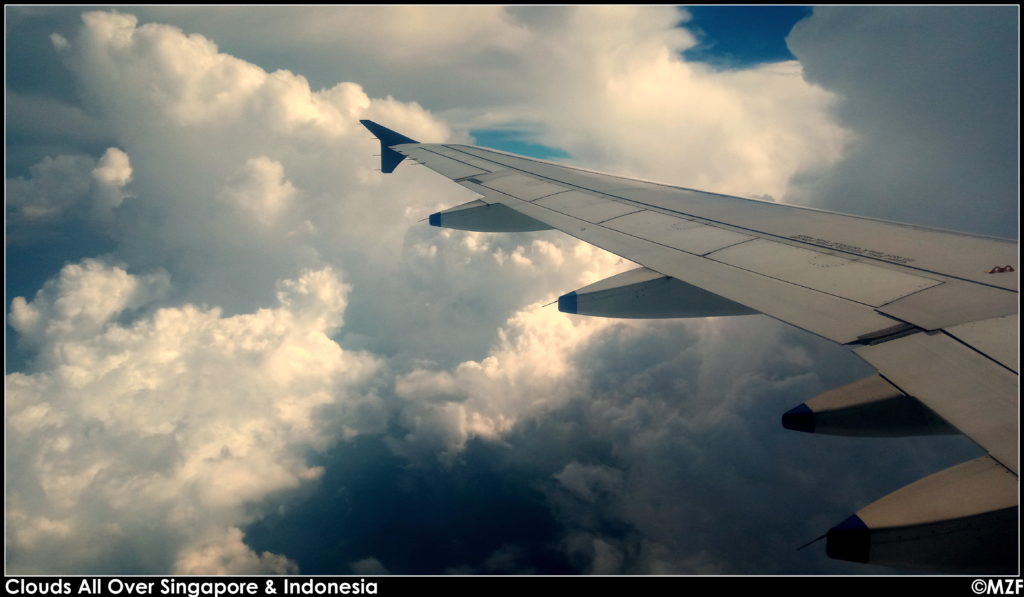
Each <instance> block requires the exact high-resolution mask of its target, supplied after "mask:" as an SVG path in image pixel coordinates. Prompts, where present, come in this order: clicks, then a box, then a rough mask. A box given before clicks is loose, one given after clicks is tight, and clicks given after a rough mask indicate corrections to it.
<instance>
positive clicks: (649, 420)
mask: <svg viewBox="0 0 1024 597" xmlns="http://www.w3.org/2000/svg"><path fill="white" fill-rule="evenodd" d="M722 323H723V325H721V326H720V329H717V330H704V331H703V332H702V333H701V332H698V331H697V330H694V329H692V328H691V326H688V325H687V324H681V323H672V324H668V325H664V324H659V325H641V326H635V325H623V326H613V327H611V328H609V329H608V330H606V331H605V332H603V333H601V334H599V335H598V336H597V337H595V338H594V342H592V343H591V344H590V345H589V346H588V347H587V348H586V349H585V350H584V351H582V352H581V353H580V354H578V355H576V356H575V357H574V358H573V361H574V363H575V365H576V366H578V367H579V369H580V371H581V374H582V375H583V376H584V377H585V378H587V379H588V380H589V384H588V385H587V386H586V388H585V389H584V390H583V391H582V392H581V393H579V394H577V395H574V396H573V397H572V399H571V401H570V402H569V403H567V404H566V405H564V406H563V407H560V408H558V409H556V410H554V411H551V412H549V413H547V414H545V415H544V416H541V417H535V418H531V419H529V420H525V421H523V422H522V423H520V424H519V425H517V426H516V427H515V428H514V429H513V430H511V431H510V432H509V433H507V434H506V435H504V436H503V437H502V438H501V440H500V441H488V440H483V439H477V440H472V441H470V442H468V443H467V444H466V446H465V449H464V450H463V451H462V452H461V453H460V455H459V456H458V458H457V459H455V461H454V462H449V463H447V464H441V463H439V462H437V461H433V462H431V461H429V460H426V461H420V462H418V463H417V464H415V465H413V466H410V465H409V463H408V461H406V460H404V459H401V458H397V457H396V456H395V455H394V453H393V452H391V451H389V450H388V449H386V447H385V443H386V442H383V441H382V440H380V439H378V438H365V439H361V440H358V441H356V442H353V443H350V444H344V445H340V446H338V447H337V448H335V449H334V450H332V451H331V452H330V453H328V454H327V455H326V456H325V458H324V460H323V461H322V462H321V464H323V465H324V466H325V468H326V470H327V471H329V473H328V474H327V475H326V476H325V478H324V479H323V482H322V485H321V487H319V488H318V489H317V491H316V492H315V493H314V494H313V497H310V498H308V499H307V500H305V501H303V500H298V501H295V502H293V503H292V504H291V505H290V506H289V508H288V510H287V511H286V512H285V513H284V514H280V515H273V516H271V517H269V518H267V519H266V520H264V521H261V522H260V523H257V524H256V525H253V526H252V527H250V528H249V529H248V530H247V537H249V538H250V539H251V541H252V545H253V547H254V548H255V549H257V550H270V551H273V552H278V553H287V554H289V555H290V556H291V557H294V558H295V559H296V560H297V562H298V564H299V566H300V568H301V569H302V570H303V571H307V572H325V573H326V572H344V571H346V566H348V565H350V563H351V562H356V561H360V560H363V559H366V558H373V559H374V560H376V561H377V562H379V563H380V564H381V565H383V566H384V567H385V568H386V569H387V570H389V571H390V572H392V573H441V572H446V571H447V572H451V571H461V572H476V573H483V572H504V573H524V572H537V573H564V572H597V573H626V574H635V573H640V574H657V573H675V574H680V573H681V574H706V573H720V574H754V573H762V574H778V573H808V572H811V573H879V572H891V570H888V569H878V568H865V567H862V566H856V565H853V564H849V563H846V562H839V561H835V560H830V559H828V558H826V557H825V555H824V553H823V551H822V550H821V549H820V546H818V548H812V549H807V550H804V551H800V552H797V551H796V548H797V547H799V546H800V545H801V544H803V543H804V542H806V541H808V540H810V539H813V538H814V537H816V536H817V535H819V534H821V533H823V532H824V531H825V530H826V529H827V528H828V527H829V526H831V525H833V524H835V523H837V522H839V521H840V520H842V519H843V518H845V517H846V516H847V515H849V514H850V513H852V511H853V510H854V509H856V508H858V507H859V506H860V505H863V504H864V503H866V502H869V501H872V500H874V499H876V498H877V497H878V496H880V495H884V494H885V493H888V492H889V491H892V490H894V489H896V488H898V487H900V486H902V485H903V484H906V483H908V482H911V481H913V480H914V479H916V478H918V477H920V476H922V475H924V474H927V473H930V472H933V471H934V470H938V469H941V468H944V467H945V466H949V465H951V464H953V463H955V462H957V461H959V460H962V459H963V458H966V457H968V456H970V455H972V454H974V453H975V452H976V448H974V447H973V446H972V445H970V442H967V441H966V440H964V439H963V438H938V439H936V438H931V439H900V440H871V439H858V438H836V437H821V436H812V435H802V434H797V433H795V432H789V431H786V430H784V429H782V427H781V425H780V424H779V415H780V414H781V412H783V411H785V410H786V409H788V408H789V407H790V406H793V405H794V404H796V403H799V402H801V401H803V400H804V399H806V398H809V397H810V396H811V395H813V394H815V393H817V392H819V391H821V390H822V389H824V388H828V387H832V386H834V385H838V384H840V383H845V382H848V381H851V380H852V379H855V378H857V377H859V376H860V375H864V374H866V373H867V372H866V371H865V369H866V367H865V366H864V365H863V364H859V363H858V362H857V360H856V359H855V358H854V357H853V356H852V355H850V354H849V353H848V352H847V351H846V350H845V349H842V348H841V347H836V346H834V345H832V344H831V343H829V342H826V341H824V340H820V339H817V338H814V337H812V336H809V335H807V334H803V333H801V332H795V331H792V330H790V329H789V328H787V327H785V326H783V325H782V324H779V323H776V322H773V321H771V320H768V319H766V318H747V319H746V320H745V321H743V324H742V325H739V321H738V320H737V321H736V322H729V323H726V322H722ZM708 335H711V336H717V338H718V340H717V341H715V342H712V343H708V342H706V341H705V342H702V341H701V338H702V337H706V336H708ZM758 339H760V341H764V342H774V343H778V345H779V348H780V350H778V351H775V352H771V351H768V352H765V351H762V350H758V349H756V348H749V345H750V344H757V342H758ZM745 344H746V345H747V347H748V348H744V345H745ZM721 361H731V362H732V363H733V365H732V367H734V369H735V376H734V379H735V381H734V382H732V383H729V382H725V383H724V384H723V383H722V382H721V381H720V379H721V378H716V379H717V381H714V382H713V383H712V385H703V386H702V380H701V378H702V369H706V368H707V367H709V366H713V365H714V363H718V362H721ZM726 379H728V377H727V378H726ZM391 435H398V436H401V435H403V433H402V432H401V431H400V430H397V429H392V430H391ZM325 526H326V528H328V529H329V530H328V532H326V533H323V532H320V529H322V528H324V527H325ZM314 529H316V530H314ZM499 556H501V557H499Z"/></svg>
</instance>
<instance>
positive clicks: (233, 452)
mask: <svg viewBox="0 0 1024 597" xmlns="http://www.w3.org/2000/svg"><path fill="white" fill-rule="evenodd" d="M5 17H6V18H5V26H6V31H5V59H6V64H5V75H6V80H5V125H6V126H5V131H6V140H5V180H6V182H5V184H6V187H5V197H6V199H5V231H6V241H5V262H6V277H5V288H6V293H5V313H6V324H7V327H6V329H5V339H6V342H5V412H6V419H5V425H6V430H5V431H6V433H5V455H6V459H5V465H6V467H5V471H6V477H5V481H6V483H5V488H6V492H5V499H6V502H5V503H6V509H5V523H6V524H5V566H6V570H7V572H8V573H16V574H30V573H90V574H142V573H151V574H166V573H175V574H193V573H194V574H209V573H245V574H272V573H304V574H331V573H335V574H385V573H390V574H444V573H461V574H524V573H535V574H595V573H596V574H728V575H745V574H888V573H891V572H893V571H892V570H890V569H887V568H878V567H871V566H859V565H855V564H850V563H847V562H840V561H835V560H830V559H829V558H827V557H826V556H825V554H824V549H823V548H822V546H821V544H820V543H819V544H817V545H815V546H811V547H809V548H807V549H803V550H800V551H798V550H797V548H798V547H799V546H801V545H803V544H804V543H806V542H807V541H810V540H811V539H814V538H815V537H817V536H819V535H821V534H822V533H824V532H825V531H826V530H827V529H828V528H829V527H831V526H833V525H835V524H837V523H838V522H840V521H842V520H844V519H845V518H846V517H847V516H849V515H850V514H851V513H853V512H854V511H856V510H857V509H859V508H861V507H863V506H865V505H867V504H868V503H870V502H872V501H874V500H876V499H878V498H879V497H881V496H883V495H885V494H887V493H889V492H891V491H894V490H896V489H898V488H899V487H902V486H903V485H906V484H907V483H910V482H912V481H914V480H916V479H918V478H920V477H922V476H925V475H927V474H930V473H932V472H935V471H938V470H941V469H943V468H946V467H949V466H951V465H953V464H956V463H958V462H961V461H963V460H966V459H968V458H971V457H974V456H976V455H978V454H979V453H980V449H979V448H977V447H976V446H974V445H973V444H972V443H971V442H970V441H969V440H966V439H965V438H963V437H959V436H949V437H933V438H913V439H870V440H869V439H858V438H840V437H817V436H814V435H807V434H800V433H795V432H790V431H786V430H784V429H783V428H782V427H781V425H780V423H779V418H780V415H781V414H782V413H783V412H785V411H786V410H788V409H789V408H791V407H792V406H795V405H797V404H799V403H801V402H803V401H805V400H807V399H809V398H810V397H812V396H814V395H816V394H818V393H820V392H822V391H825V390H827V389H830V388H833V387H836V386H838V385H841V384H843V383H848V382H851V381H854V380H856V379H859V378H861V377H864V376H866V375H869V374H870V373H871V369H870V368H869V367H868V366H867V365H866V364H864V363H862V362H861V361H859V360H858V359H857V358H856V357H855V356H854V355H853V354H852V353H850V352H849V351H848V350H847V349H845V348H843V347H841V346H836V345H833V344H831V343H830V342H827V341H825V340H823V339H820V338H817V337H815V336H812V335H810V334H807V333H804V332H801V331H800V330H797V329H795V328H792V327H790V326H787V325H785V324H782V323H779V322H776V321H774V320H771V319H769V318H767V317H764V316H747V317H736V318H718V319H703V320H671V321H627V320H614V319H602V318H587V317H582V316H573V315H566V314H562V313H559V312H558V311H557V310H556V308H555V307H554V306H546V307H545V306H544V305H545V304H547V303H549V302H551V301H552V300H553V299H554V298H556V297H557V296H558V295H560V294H563V293H565V292H568V291H571V290H574V289H576V288H579V287H581V286H583V285H586V284H589V283H591V282H594V281H596V280H599V279H602V278H604V277H607V276H609V275H613V274H615V273H618V272H621V271H625V270H627V269H630V268H631V267H632V264H630V263H628V262H625V261H623V260H622V259H620V258H618V257H616V256H614V255H611V254H608V253H606V252H604V251H601V250H598V249H596V248H594V247H591V246H589V245H586V244H583V243H580V242H579V241H576V240H575V239H572V238H569V237H567V236H564V235H560V234H559V233H557V232H554V231H549V232H539V233H522V234H509V235H498V234H486V233H473V232H462V231H452V230H443V229H438V228H432V227H430V226H428V225H426V223H425V222H421V221H420V220H422V219H423V218H425V217H426V216H427V215H428V214H430V213H432V212H434V211H438V210H439V209H443V208H446V207H450V206H452V205H456V204H458V203H462V202H465V201H468V200H471V199H472V198H473V196H472V195H471V194H469V193H468V191H466V190H464V189H462V188H460V187H458V186H457V185H453V184H452V183H451V182H450V181H447V180H445V179H444V178H443V177H440V176H437V175H436V174H433V173H432V172H429V171H427V170H425V169H423V168H417V167H415V166H412V165H410V164H408V163H405V164H403V165H402V166H400V167H399V168H398V169H397V171H396V172H395V173H393V174H389V175H382V174H381V173H379V172H377V171H376V170H375V169H376V168H378V167H379V163H378V162H377V160H378V159H379V158H374V157H373V154H375V153H379V146H378V144H377V142H376V141H375V140H374V139H373V138H372V136H371V135H369V134H368V133H367V132H366V131H365V129H363V128H362V127H361V126H360V125H359V122H358V121H359V120H360V119H364V118H369V119H372V120H375V121H377V122H380V123H382V124H384V125H386V126H388V127H391V128H394V129H396V130H398V131H400V132H402V133H403V134H406V135H408V136H409V137H412V138H414V139H418V140H421V141H424V142H455V143H479V144H483V145H489V146H492V147H497V148H499V149H504V150H508V151H520V152H524V153H528V154H530V155H534V156H538V157H544V158H545V159H553V160H558V161H562V162H564V163H567V164H573V165H580V166H583V167H587V168H591V169H597V170H602V171H608V172H612V173H616V174H623V175H627V176H634V177H640V178H645V179H653V180H660V181H664V182H668V183H673V184H679V185H683V186H687V187H691V188H700V189H706V190H711V191H718V192H723V193H729V194H736V195H741V196H749V197H758V198H762V199H768V200H772V201H779V202H786V203H793V204H797V205H806V206H811V207H816V208H822V209H829V210H834V211H841V212H846V213H856V214H862V215H867V216H871V217H879V218H885V219H891V220H897V221H904V222H911V223H915V224H921V225H926V226H934V227H941V228H950V229H957V230H963V231H967V232H973V233H978V234H986V235H993V236H1000V237H1006V238H1017V236H1018V229H1017V220H1018V213H1017V212H1018V207H1017V191H1018V188H1017V164H1018V161H1019V155H1018V136H1017V132H1018V130H1019V121H1018V111H1019V104H1018V101H1019V96H1018V85H1019V80H1018V67H1019V65H1018V62H1017V60H1018V58H1017V56H1018V55H1019V52H1018V49H1019V31H1018V25H1017V23H1018V22H1019V14H1018V9H1017V8H1016V7H981V8H977V7H962V8H957V7H940V8H920V7H902V8H889V7H848V8H831V7H829V8H814V9H813V10H811V9H805V8H799V7H787V8H784V9H778V10H777V11H776V10H773V9H769V8H761V9H759V10H757V11H751V10H749V9H740V10H736V9H729V8H726V7H722V8H718V9H699V10H688V9H686V8H673V7H634V6H629V7H626V6H619V7H616V6H600V7H598V6H580V7H512V8H508V7H500V6H479V7H408V6H394V7H304V8H291V7H251V8H242V7H221V8H207V7H154V6H151V7H139V8H136V7H119V8H117V9H95V10H94V9H88V10H87V9H82V8H76V7H34V6H33V7H11V6H8V7H5ZM737 40H739V42H742V43H739V42H738V41H737ZM896 572H905V571H896Z"/></svg>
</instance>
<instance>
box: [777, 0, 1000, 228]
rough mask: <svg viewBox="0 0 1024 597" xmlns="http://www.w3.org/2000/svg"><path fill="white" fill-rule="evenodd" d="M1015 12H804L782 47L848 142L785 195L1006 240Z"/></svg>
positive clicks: (994, 9)
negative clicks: (821, 92) (829, 101)
mask: <svg viewBox="0 0 1024 597" xmlns="http://www.w3.org/2000/svg"><path fill="white" fill-rule="evenodd" d="M1018 27H1019V9H1018V8H1016V7H1012V6H1001V7H975V6H972V7H966V6H965V7H925V8H920V7H903V8H897V7H877V8H864V7H859V8H853V7H850V8H833V7H823V8H815V9H814V16H813V18H810V19H806V20H804V21H801V22H800V23H798V24H797V26H796V27H795V28H794V29H793V32H792V33H791V34H790V36H789V39H788V41H789V47H790V49H791V50H792V51H793V53H794V54H796V56H797V58H799V60H800V63H801V64H802V65H803V67H804V76H805V77H806V78H807V80H808V81H810V82H812V83H815V84H817V85H821V86H822V87H824V88H826V89H829V90H831V91H834V92H835V93H836V98H837V104H836V107H835V113H836V116H837V117H838V118H839V120H840V122H841V123H842V124H843V125H844V126H846V127H848V128H849V129H850V130H851V131H852V132H853V133H854V135H855V138H854V140H853V141H852V142H851V144H850V145H849V147H848V148H847V150H846V154H845V156H844V158H843V159H842V161H841V163H839V164H838V165H837V166H835V167H833V168H828V169H824V170H819V171H815V172H808V173H805V174H804V176H803V178H802V180H800V181H799V182H800V183H801V184H799V185H798V186H797V188H796V190H795V191H794V192H793V193H792V197H791V199H792V200H800V201H802V202H807V203H810V204H813V205H816V206H820V207H825V208H827V209H834V210H837V211H846V212H855V213H860V214H865V215H869V216H875V217H881V218H889V219H897V220H902V221H905V222H910V223H916V224H923V225H928V226H937V227H944V228H954V229H957V230H964V231H967V232H976V233H981V234H990V235H997V236H1003V237H1016V236H1017V217H1016V213H1017V204H1018V199H1017V168H1018V152H1017V145H1018V133H1019V124H1018V123H1019V119H1018V118H1019V103H1018V84H1019V83H1018V77H1017V73H1018V64H1019V62H1018V61H1019V58H1018V56H1019V29H1018Z"/></svg>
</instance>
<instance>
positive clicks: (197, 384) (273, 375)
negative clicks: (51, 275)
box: [5, 261, 379, 573]
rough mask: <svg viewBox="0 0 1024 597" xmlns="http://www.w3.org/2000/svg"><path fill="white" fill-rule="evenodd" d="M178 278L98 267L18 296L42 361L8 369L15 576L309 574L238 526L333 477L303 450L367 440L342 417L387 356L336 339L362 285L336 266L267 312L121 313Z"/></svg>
mask: <svg viewBox="0 0 1024 597" xmlns="http://www.w3.org/2000/svg"><path fill="white" fill-rule="evenodd" d="M165 284H166V276H165V275H164V276H159V275H153V276H148V277H138V276H134V275H132V274H129V273H127V272H125V271H124V270H123V269H121V268H119V267H116V266H111V265H107V264H103V263H100V262H97V261H87V262H85V263H83V264H81V265H68V266H67V267H65V268H64V270H63V271H62V273H61V276H60V278H59V279H58V281H57V282H55V283H51V284H50V285H48V286H47V287H46V288H44V289H43V291H41V292H40V294H39V295H38V296H37V297H36V299H35V300H34V301H32V302H31V303H25V302H23V301H16V302H15V306H14V310H13V312H12V320H13V321H14V324H15V326H16V327H17V329H18V330H19V331H20V332H22V333H23V334H25V335H26V336H27V337H30V338H33V339H35V340H36V341H37V342H38V343H39V344H40V346H39V354H40V355H41V356H40V361H39V362H38V363H37V366H36V369H37V371H36V372H32V373H14V374H10V375H8V376H7V377H6V388H5V389H6V399H5V401H6V408H7V448H8V455H9V456H11V458H10V460H9V462H8V485H7V488H8V494H7V505H8V508H7V523H8V524H7V532H8V535H7V536H8V557H9V560H8V564H9V566H10V567H11V569H12V570H18V571H19V572H44V571H45V572H58V571H61V572H85V571H89V572H117V571H119V572H127V571H135V572H140V571H146V570H149V571H152V570H165V571H172V570H173V571H177V572H181V573H228V572H232V573H256V572H287V571H294V570H295V566H294V564H292V563H289V562H288V561H287V560H286V559H285V558H282V557H280V556H275V555H272V554H262V555H257V554H254V553H252V552H251V551H250V550H249V549H248V548H247V547H245V545H244V543H243V542H242V533H241V531H240V530H239V527H240V526H241V525H244V524H246V523H247V522H249V521H251V520H252V519H253V516H254V515H256V513H258V511H259V507H260V503H261V500H263V499H265V498H266V497H267V496H269V495H271V494H273V493H274V492H279V491H282V490H287V489H294V488H296V487H298V486H299V485H301V484H302V483H304V482H307V481H309V480H313V479H316V478H317V477H318V476H319V475H320V473H321V471H320V469H317V468H315V467H310V466H309V465H307V464H306V463H305V455H304V452H305V451H306V450H309V449H323V448H325V447H327V446H329V445H330V444H331V443H333V442H335V441H337V439H338V438H339V437H342V436H344V435H345V434H346V433H347V434H350V435H351V434H355V433H358V432H360V431H361V430H360V429H358V428H354V427H351V425H358V423H353V422H352V421H351V420H349V419H346V417H345V411H346V409H352V408H356V407H357V406H358V404H360V403H361V402H364V401H366V400H369V398H367V397H366V396H364V395H363V394H362V390H361V389H360V388H361V386H362V385H363V384H364V383H365V382H366V380H367V379H369V378H370V377H371V376H372V375H373V374H374V372H375V371H376V370H377V368H378V367H379V363H378V362H377V360H376V359H374V358H373V357H371V356H369V355H366V354H364V353H359V352H352V351H345V350H342V348H341V347H340V346H338V344H336V343H335V342H334V341H332V340H331V339H330V337H329V334H331V333H333V332H335V331H336V330H337V328H338V327H339V326H340V325H341V323H342V312H343V311H344V308H345V303H346V295H347V293H348V290H349V289H348V287H347V286H346V285H344V284H343V283H342V282H341V280H340V279H339V277H338V275H337V274H336V273H335V272H334V271H332V270H331V269H330V268H325V269H321V270H317V271H306V272H304V273H303V274H302V275H301V276H299V277H298V278H297V279H294V280H285V281H282V282H281V283H280V284H279V291H278V301H277V306H275V307H273V308H266V309H260V310H259V311H257V312H255V313H247V314H240V315H235V316H230V317H226V316H224V315H222V314H221V312H220V310H219V309H216V308H212V309H207V308H201V307H197V306H194V305H188V304H186V305H182V306H180V307H165V308H159V309H156V310H155V311H153V312H151V313H147V314H145V315H142V316H139V317H136V318H132V319H131V320H130V321H126V322H123V323H119V322H118V321H116V318H117V317H118V316H119V315H122V314H123V313H124V312H125V310H126V309H129V308H131V307H132V306H139V303H140V302H143V301H144V300H145V298H147V291H150V292H151V289H152V287H154V286H157V287H159V286H162V285H165ZM140 542H141V545H140ZM135 549H140V551H139V552H138V553H132V551H133V550H135Z"/></svg>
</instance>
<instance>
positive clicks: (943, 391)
mask: <svg viewBox="0 0 1024 597" xmlns="http://www.w3.org/2000/svg"><path fill="white" fill-rule="evenodd" d="M855 352H856V353H857V354H858V355H860V357H861V358H863V359H864V360H865V361H867V362H868V363H871V364H872V365H873V366H874V367H875V368H876V369H878V371H879V372H880V373H881V374H882V375H884V376H885V377H886V379H888V380H889V381H891V382H892V383H893V384H894V385H896V386H897V387H898V388H899V389H900V390H902V391H903V392H904V393H906V394H908V395H910V396H914V397H915V398H917V399H918V400H920V401H921V402H922V403H924V404H925V406H927V407H928V408H930V409H932V410H933V411H935V413H936V414H937V415H939V416H940V417H942V418H943V419H945V420H946V421H947V422H948V423H949V424H950V425H953V426H954V427H956V428H957V429H959V430H960V431H962V432H963V433H964V434H965V435H967V436H968V437H970V438H971V439H972V440H974V441H975V442H976V443H977V444H978V445H980V446H981V447H983V448H985V449H986V450H987V451H988V452H989V454H991V455H992V457H993V458H995V459H996V460H998V461H999V462H1000V463H1002V465H1003V466H1005V467H1006V468H1008V469H1010V470H1011V471H1013V472H1014V474H1018V469H1017V462H1018V451H1017V437H1018V436H1017V429H1018V427H1017V420H1018V410H1019V408H1018V407H1019V401H1018V399H1017V386H1018V381H1019V378H1018V377H1017V375H1015V374H1014V373H1013V372H1012V371H1010V370H1009V369H1007V368H1005V367H1003V366H1001V365H999V364H998V363H996V362H995V361H993V360H991V359H989V358H988V357H986V356H985V355H983V354H981V353H979V352H977V351H976V350H974V349H972V348H971V347H969V346H967V345H965V344H963V343H962V342H958V341H957V340H956V339H954V338H952V337H950V336H948V335H946V334H944V333H942V332H926V333H918V334H912V335H910V336H906V337H903V338H898V339H896V340H891V341H889V342H883V343H881V344H877V345H873V346H863V347H860V348H858V349H856V351H855ZM976 396H984V398H985V399H984V400H983V401H979V400H975V399H973V398H974V397H976Z"/></svg>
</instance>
